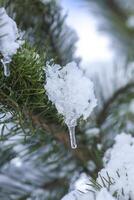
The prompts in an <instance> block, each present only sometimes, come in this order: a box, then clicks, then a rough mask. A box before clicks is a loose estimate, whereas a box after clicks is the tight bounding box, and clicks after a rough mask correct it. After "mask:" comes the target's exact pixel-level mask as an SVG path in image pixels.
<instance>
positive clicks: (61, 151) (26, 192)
mask: <svg viewBox="0 0 134 200" xmlns="http://www.w3.org/2000/svg"><path fill="white" fill-rule="evenodd" d="M0 3H1V6H5V8H6V10H7V12H8V14H9V16H11V17H12V18H13V19H14V20H15V21H16V23H17V25H18V27H19V29H20V30H21V32H22V35H23V38H24V39H25V40H26V41H28V42H29V43H30V45H31V46H34V47H36V49H37V51H38V53H41V52H42V51H44V53H45V55H46V57H47V60H49V59H51V58H54V60H55V62H56V63H58V64H60V65H65V64H67V63H68V62H70V61H72V60H75V61H76V62H77V63H78V64H79V67H80V68H81V70H83V72H84V73H85V75H86V76H88V77H89V78H91V80H92V81H93V82H94V87H95V93H96V97H97V99H98V106H97V108H96V110H95V112H94V113H92V116H91V117H90V118H89V120H87V121H86V122H83V121H80V123H79V126H78V128H77V133H76V135H77V140H78V149H77V150H71V148H70V146H69V145H68V135H67V129H66V128H65V127H64V125H62V124H60V125H59V124H58V125H57V119H54V124H53V131H52V132H54V134H49V133H48V131H47V130H46V132H45V134H44V130H42V129H38V128H37V129H36V130H35V132H36V134H33V135H31V134H30V129H29V127H27V126H25V127H26V132H27V135H25V138H24V137H23V136H22V135H23V134H22V132H23V131H24V130H22V129H21V128H20V126H19V125H18V124H17V123H16V121H14V119H13V118H12V116H11V115H10V114H9V112H7V110H6V111H5V112H4V111H3V107H2V106H3V105H2V103H0V131H1V141H0V199H1V200H53V199H55V200H59V199H61V198H62V197H63V196H64V195H65V194H66V193H67V192H68V191H70V190H72V189H74V182H75V181H76V180H77V178H79V176H80V174H81V173H83V172H84V173H86V174H88V175H89V176H91V177H93V178H95V177H96V176H97V172H98V171H99V170H100V169H101V168H102V157H103V155H104V153H105V151H106V149H107V148H109V147H110V146H111V145H112V144H113V140H114V137H115V136H116V135H117V134H120V133H121V132H126V133H131V134H134V0H127V1H125V0H77V1H76V0H59V1H58V0H57V1H54V0H23V1H20V0H14V1H12V0H8V1H6V0H5V1H2V0H0ZM24 123H26V122H24ZM51 130H52V127H51ZM50 132H51V131H50Z"/></svg>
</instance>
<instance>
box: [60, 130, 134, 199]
mask: <svg viewBox="0 0 134 200" xmlns="http://www.w3.org/2000/svg"><path fill="white" fill-rule="evenodd" d="M115 141H116V142H115V144H114V146H113V148H111V149H109V150H107V152H106V154H105V156H104V168H103V169H102V170H101V171H100V172H99V174H98V178H97V180H96V181H93V180H90V178H89V180H88V181H87V178H86V182H85V181H83V184H82V183H81V186H82V187H81V188H80V187H79V188H75V190H74V191H72V192H70V193H69V194H67V195H66V196H65V197H63V198H62V200H89V199H90V200H134V138H133V137H132V136H131V135H129V134H125V133H122V134H120V135H118V136H117V137H116V139H115ZM79 182H80V181H79ZM84 184H86V186H85V187H84ZM83 188H84V190H83ZM85 188H86V191H85Z"/></svg>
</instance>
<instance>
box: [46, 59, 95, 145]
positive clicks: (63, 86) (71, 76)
mask: <svg viewBox="0 0 134 200" xmlns="http://www.w3.org/2000/svg"><path fill="white" fill-rule="evenodd" d="M45 89H46V91H47V95H48V98H49V100H50V101H52V103H53V104H55V106H56V108H57V110H58V112H59V113H60V114H62V115H63V116H64V119H65V123H66V125H67V126H68V128H69V133H70V139H71V146H72V148H76V147H77V144H76V140H75V126H76V125H77V120H78V119H79V118H80V117H83V119H87V117H89V115H90V114H91V112H92V111H93V109H94V107H95V106H96V104H97V100H96V98H95V95H94V91H93V83H92V82H91V81H90V79H89V78H87V77H86V76H84V74H83V72H82V71H81V70H80V68H79V67H78V66H77V64H76V63H75V62H71V63H68V64H67V65H66V66H64V67H63V68H62V67H61V66H60V65H57V64H53V65H50V64H49V63H47V68H46V84H45Z"/></svg>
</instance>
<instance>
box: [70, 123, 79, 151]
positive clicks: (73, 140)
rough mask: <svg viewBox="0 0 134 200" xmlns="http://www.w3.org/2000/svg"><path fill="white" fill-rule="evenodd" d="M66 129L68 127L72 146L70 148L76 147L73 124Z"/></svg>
mask: <svg viewBox="0 0 134 200" xmlns="http://www.w3.org/2000/svg"><path fill="white" fill-rule="evenodd" d="M68 129H69V136H70V143H71V147H72V149H76V148H77V143H76V137H75V126H73V127H69V126H68Z"/></svg>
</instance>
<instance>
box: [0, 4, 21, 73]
mask: <svg viewBox="0 0 134 200" xmlns="http://www.w3.org/2000/svg"><path fill="white" fill-rule="evenodd" d="M21 44H22V41H21V40H19V33H18V29H17V25H16V23H15V21H14V20H13V19H11V18H10V17H9V16H8V15H7V13H6V10H5V8H3V7H2V8H0V53H1V54H2V56H3V58H2V59H1V63H2V65H3V67H4V74H5V76H9V75H10V70H9V63H10V62H11V59H12V56H13V55H14V54H16V52H17V49H18V48H19V47H20V45H21Z"/></svg>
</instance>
